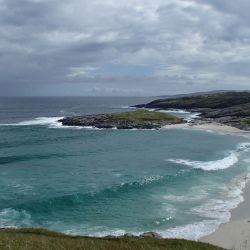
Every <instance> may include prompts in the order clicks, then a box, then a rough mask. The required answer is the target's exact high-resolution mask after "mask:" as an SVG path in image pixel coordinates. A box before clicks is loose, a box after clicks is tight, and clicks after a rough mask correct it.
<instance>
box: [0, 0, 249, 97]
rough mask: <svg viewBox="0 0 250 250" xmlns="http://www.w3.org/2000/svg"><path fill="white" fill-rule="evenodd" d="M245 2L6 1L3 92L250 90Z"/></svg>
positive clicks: (1, 18) (0, 45)
mask: <svg viewBox="0 0 250 250" xmlns="http://www.w3.org/2000/svg"><path fill="white" fill-rule="evenodd" d="M249 11H250V1H249V0H237V1H236V0H0V95H125V96H128V95H133V96H135V95H140V96H143V95H164V94H176V93H187V92H196V91H207V90H214V89H217V90H218V89H223V90H224V89H237V90H243V89H248V90H249V89H250V25H249V24H250V15H249Z"/></svg>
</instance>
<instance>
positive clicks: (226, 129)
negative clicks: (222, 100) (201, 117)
mask: <svg viewBox="0 0 250 250" xmlns="http://www.w3.org/2000/svg"><path fill="white" fill-rule="evenodd" d="M164 128H166V129H176V128H180V129H195V130H206V131H208V132H217V133H223V134H231V135H241V136H249V137H250V131H244V130H241V129H238V128H234V127H231V126H226V125H223V124H220V123H203V124H195V123H194V124H193V123H184V124H174V125H166V126H164Z"/></svg>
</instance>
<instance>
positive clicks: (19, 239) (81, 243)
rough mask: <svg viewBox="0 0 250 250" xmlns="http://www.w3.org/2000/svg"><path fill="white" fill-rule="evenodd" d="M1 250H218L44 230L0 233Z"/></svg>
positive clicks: (188, 243)
mask: <svg viewBox="0 0 250 250" xmlns="http://www.w3.org/2000/svg"><path fill="white" fill-rule="evenodd" d="M0 249H1V250H7V249H8V250H163V249H164V250H221V249H222V248H219V247H216V246H212V245H209V244H204V243H199V242H194V241H187V240H175V239H171V240H157V239H152V238H125V237H123V238H90V237H80V236H67V235H64V234H60V233H55V232H50V231H47V230H44V229H17V230H15V229H10V230H0Z"/></svg>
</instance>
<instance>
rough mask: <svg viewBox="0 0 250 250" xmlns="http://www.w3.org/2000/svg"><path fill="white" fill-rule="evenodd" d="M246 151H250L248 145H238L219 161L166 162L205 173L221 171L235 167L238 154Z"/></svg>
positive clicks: (180, 160)
mask: <svg viewBox="0 0 250 250" xmlns="http://www.w3.org/2000/svg"><path fill="white" fill-rule="evenodd" d="M246 151H250V143H240V144H239V145H238V146H237V148H236V150H232V151H229V154H228V156H226V157H225V158H223V159H219V160H214V161H192V160H188V159H168V160H167V161H169V162H173V163H176V164H180V165H184V166H188V167H192V168H196V169H202V170H205V171H212V170H222V169H227V168H230V167H232V166H233V165H235V164H236V163H237V162H238V161H239V156H240V154H241V153H243V152H246Z"/></svg>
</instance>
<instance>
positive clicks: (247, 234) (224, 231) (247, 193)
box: [200, 183, 250, 250]
mask: <svg viewBox="0 0 250 250" xmlns="http://www.w3.org/2000/svg"><path fill="white" fill-rule="evenodd" d="M243 195H244V199H245V200H244V202H242V203H241V204H240V205H239V206H238V207H237V208H235V209H233V210H231V220H230V222H228V223H225V224H223V225H221V226H220V227H219V229H218V230H217V231H215V232H214V233H212V234H211V235H208V236H206V237H203V238H201V239H200V241H202V242H207V243H211V244H213V245H218V246H221V247H224V248H226V249H230V250H231V249H232V250H249V249H250V183H248V184H247V186H246V188H245V190H244V194H243Z"/></svg>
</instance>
